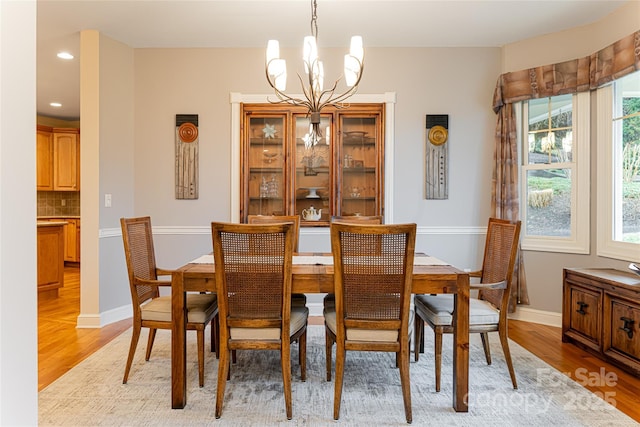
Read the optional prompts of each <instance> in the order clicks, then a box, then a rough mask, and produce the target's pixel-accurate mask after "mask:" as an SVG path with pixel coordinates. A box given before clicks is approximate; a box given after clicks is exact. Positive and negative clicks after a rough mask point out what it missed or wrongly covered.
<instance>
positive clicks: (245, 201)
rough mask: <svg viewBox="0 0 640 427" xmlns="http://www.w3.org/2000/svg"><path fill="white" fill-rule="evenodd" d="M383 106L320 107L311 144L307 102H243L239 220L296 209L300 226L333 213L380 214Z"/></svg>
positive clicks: (326, 219) (326, 222)
mask: <svg viewBox="0 0 640 427" xmlns="http://www.w3.org/2000/svg"><path fill="white" fill-rule="evenodd" d="M383 112H384V105H383V104H351V106H350V107H349V108H346V109H336V108H325V109H323V110H322V114H321V118H320V129H321V130H322V135H321V138H320V141H319V142H318V143H317V144H315V145H311V144H309V140H308V133H309V117H308V114H307V110H306V109H305V108H302V107H294V106H289V105H279V104H243V105H242V108H241V115H242V129H241V135H242V147H241V171H242V174H241V180H242V181H241V207H240V209H241V212H240V217H241V220H242V222H246V220H247V216H248V215H300V217H301V226H303V227H315V226H328V225H329V222H330V219H331V217H332V216H334V215H341V216H348V215H363V216H369V215H381V216H382V215H384V212H383V206H384V173H383V167H382V166H383V164H384V117H383ZM310 211H314V212H316V213H318V215H315V216H311V215H306V213H308V212H310Z"/></svg>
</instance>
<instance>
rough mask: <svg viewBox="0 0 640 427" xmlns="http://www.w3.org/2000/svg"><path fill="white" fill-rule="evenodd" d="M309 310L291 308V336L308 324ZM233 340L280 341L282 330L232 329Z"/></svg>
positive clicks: (305, 308)
mask: <svg viewBox="0 0 640 427" xmlns="http://www.w3.org/2000/svg"><path fill="white" fill-rule="evenodd" d="M308 317H309V309H308V308H307V307H291V321H290V323H289V324H290V327H289V336H291V335H293V334H295V333H296V332H298V331H299V330H300V329H301V328H302V327H304V326H305V325H306V324H307V318H308ZM229 333H230V335H231V339H233V340H279V339H280V328H231V330H230V332H229Z"/></svg>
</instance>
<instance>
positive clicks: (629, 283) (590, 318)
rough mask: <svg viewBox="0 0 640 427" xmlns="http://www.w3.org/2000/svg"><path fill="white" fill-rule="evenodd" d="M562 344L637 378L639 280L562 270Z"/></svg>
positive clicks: (595, 271) (632, 276)
mask: <svg viewBox="0 0 640 427" xmlns="http://www.w3.org/2000/svg"><path fill="white" fill-rule="evenodd" d="M563 276H564V280H563V287H564V292H563V310H562V341H563V342H570V343H574V344H576V345H578V346H580V347H581V348H584V349H585V350H587V351H590V352H591V353H593V354H595V355H596V356H598V357H600V358H601V359H603V360H606V361H608V362H610V363H612V364H615V365H617V366H620V367H621V368H623V369H625V370H627V371H628V372H631V373H632V374H634V375H637V376H638V375H640V276H638V275H636V274H634V273H631V272H626V271H620V270H614V269H596V268H584V269H573V268H572V269H569V268H567V269H564V271H563Z"/></svg>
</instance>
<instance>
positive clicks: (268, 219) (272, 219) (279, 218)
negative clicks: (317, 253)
mask: <svg viewBox="0 0 640 427" xmlns="http://www.w3.org/2000/svg"><path fill="white" fill-rule="evenodd" d="M278 222H293V224H294V228H295V238H294V242H293V252H298V240H299V239H300V215H248V216H247V224H273V223H278ZM291 304H292V305H294V306H303V307H304V306H306V305H307V296H306V295H305V294H291Z"/></svg>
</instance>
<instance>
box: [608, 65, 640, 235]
mask: <svg viewBox="0 0 640 427" xmlns="http://www.w3.org/2000/svg"><path fill="white" fill-rule="evenodd" d="M614 93H615V95H614V102H615V105H614V117H613V129H614V135H613V144H614V153H615V155H614V159H615V160H614V162H615V164H614V169H615V170H616V173H615V180H614V187H615V188H614V192H613V194H614V203H613V206H614V218H615V224H614V240H618V241H623V242H633V243H640V73H638V72H636V73H634V74H630V75H629V76H626V77H623V78H622V79H619V80H617V81H616V83H615V92H614Z"/></svg>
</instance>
